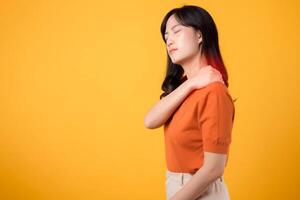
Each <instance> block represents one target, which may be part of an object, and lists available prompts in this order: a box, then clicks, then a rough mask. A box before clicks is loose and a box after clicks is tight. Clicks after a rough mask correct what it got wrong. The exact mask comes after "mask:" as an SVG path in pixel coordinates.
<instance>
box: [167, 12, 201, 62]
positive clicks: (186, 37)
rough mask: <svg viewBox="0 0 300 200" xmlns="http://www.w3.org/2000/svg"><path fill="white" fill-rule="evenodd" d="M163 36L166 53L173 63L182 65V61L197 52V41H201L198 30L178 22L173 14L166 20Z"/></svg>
mask: <svg viewBox="0 0 300 200" xmlns="http://www.w3.org/2000/svg"><path fill="white" fill-rule="evenodd" d="M164 37H165V40H166V45H167V51H168V55H169V56H170V58H171V60H172V62H173V63H175V64H180V65H182V64H183V63H184V61H186V60H187V59H189V58H191V57H193V56H194V55H195V54H197V53H199V43H200V42H202V37H201V33H200V31H195V29H194V28H193V27H187V26H183V25H181V24H179V23H178V21H177V20H176V19H175V17H174V15H171V17H169V19H168V21H167V24H166V32H165V36H164ZM172 49H176V50H175V51H172ZM170 50H171V51H170Z"/></svg>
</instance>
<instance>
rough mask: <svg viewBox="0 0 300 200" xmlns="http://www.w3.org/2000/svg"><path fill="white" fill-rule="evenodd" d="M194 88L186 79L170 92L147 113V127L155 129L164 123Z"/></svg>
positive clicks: (145, 120)
mask: <svg viewBox="0 0 300 200" xmlns="http://www.w3.org/2000/svg"><path fill="white" fill-rule="evenodd" d="M193 90H194V88H193V87H192V84H190V81H189V80H186V81H184V82H183V83H182V84H181V85H179V86H178V87H177V88H176V89H175V90H173V91H172V92H171V93H170V94H168V95H167V96H165V97H163V98H162V99H160V100H159V101H158V102H157V103H156V104H155V105H154V106H153V107H152V108H151V109H150V111H149V112H148V113H147V114H146V116H145V119H144V124H145V127H146V128H149V129H154V128H158V127H160V126H161V125H163V124H164V123H165V122H166V121H167V120H168V119H169V117H170V116H171V115H172V113H173V112H174V111H175V110H176V108H177V107H178V106H179V105H180V104H181V103H182V101H183V100H184V99H185V98H186V96H187V95H188V94H189V93H190V92H191V91H193Z"/></svg>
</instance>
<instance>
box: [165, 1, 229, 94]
mask: <svg viewBox="0 0 300 200" xmlns="http://www.w3.org/2000/svg"><path fill="white" fill-rule="evenodd" d="M173 14H174V17H175V18H176V20H177V21H178V22H179V23H180V24H181V25H184V26H190V27H193V28H194V29H196V30H200V31H201V33H202V51H201V55H202V54H204V56H205V58H206V60H207V64H208V65H211V66H212V67H213V68H215V69H217V70H218V71H219V72H220V73H221V74H222V79H223V81H224V83H225V85H226V87H228V86H229V84H228V74H227V70H226V68H225V65H224V62H223V59H222V56H221V53H220V49H219V41H218V31H217V27H216V25H215V23H214V20H213V19H212V17H211V16H210V14H209V13H208V12H207V11H206V10H204V9H203V8H201V7H198V6H194V5H183V6H182V7H179V8H174V9H172V10H170V11H169V12H168V13H167V14H166V15H165V17H164V19H163V21H162V23H161V27H160V30H161V35H162V38H163V40H164V42H165V43H166V40H165V37H164V34H165V30H166V24H167V21H168V19H169V17H170V16H171V15H173ZM200 45H201V43H200V44H199V46H200ZM183 73H184V70H183V68H182V66H181V65H178V64H174V63H172V60H171V58H170V56H169V55H168V53H167V70H166V76H165V79H164V81H163V84H162V86H161V89H162V90H163V91H164V92H163V93H162V94H161V95H160V99H161V98H162V97H164V96H166V95H168V94H169V93H171V92H172V91H173V90H175V89H176V88H177V87H178V86H179V85H180V84H181V83H183V82H184V81H185V80H187V77H186V76H183Z"/></svg>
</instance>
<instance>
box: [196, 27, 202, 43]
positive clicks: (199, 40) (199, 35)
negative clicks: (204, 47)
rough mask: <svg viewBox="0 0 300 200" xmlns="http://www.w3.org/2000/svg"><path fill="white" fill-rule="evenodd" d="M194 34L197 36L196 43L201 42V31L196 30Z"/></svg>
mask: <svg viewBox="0 0 300 200" xmlns="http://www.w3.org/2000/svg"><path fill="white" fill-rule="evenodd" d="M196 34H197V38H198V43H199V44H201V42H202V33H201V31H200V30H197V31H196Z"/></svg>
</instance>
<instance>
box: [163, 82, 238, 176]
mask: <svg viewBox="0 0 300 200" xmlns="http://www.w3.org/2000/svg"><path fill="white" fill-rule="evenodd" d="M234 114H235V108H234V103H233V100H232V98H231V95H230V93H229V91H228V88H227V87H226V86H225V85H224V84H223V83H221V82H212V83H210V84H208V85H207V86H205V87H203V88H200V89H196V90H193V91H192V92H191V93H190V94H189V95H188V96H187V97H186V98H185V100H184V101H183V102H182V103H181V105H179V106H178V108H177V109H176V111H175V112H174V113H173V115H172V116H171V117H170V119H169V121H168V122H167V123H165V124H164V137H165V156H166V164H167V169H168V170H169V171H173V172H187V173H195V172H196V171H197V170H198V169H199V168H200V167H201V166H202V165H203V161H204V151H207V152H213V153H221V154H227V156H228V154H229V146H230V143H231V131H232V127H233V122H234ZM227 160H228V157H227ZM226 164H227V161H226Z"/></svg>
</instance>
